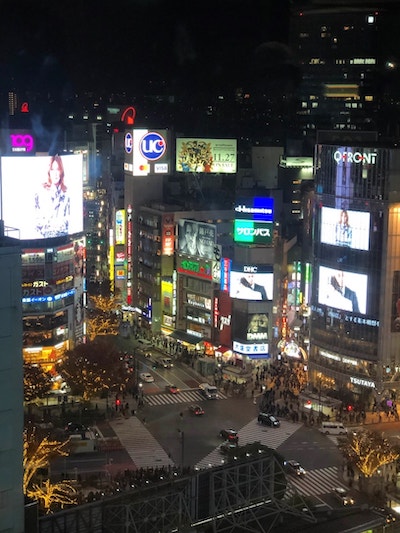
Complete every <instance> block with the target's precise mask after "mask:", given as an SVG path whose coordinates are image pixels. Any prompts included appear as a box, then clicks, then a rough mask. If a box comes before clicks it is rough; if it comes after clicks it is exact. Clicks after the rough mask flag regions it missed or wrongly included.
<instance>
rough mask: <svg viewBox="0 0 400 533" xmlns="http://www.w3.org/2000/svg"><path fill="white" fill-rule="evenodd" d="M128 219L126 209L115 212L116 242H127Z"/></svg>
mask: <svg viewBox="0 0 400 533" xmlns="http://www.w3.org/2000/svg"><path fill="white" fill-rule="evenodd" d="M125 240H126V219H125V209H118V211H117V212H116V213H115V244H125Z"/></svg>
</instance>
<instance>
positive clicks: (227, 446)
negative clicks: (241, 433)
mask: <svg viewBox="0 0 400 533" xmlns="http://www.w3.org/2000/svg"><path fill="white" fill-rule="evenodd" d="M237 447H238V445H237V442H231V441H229V440H227V441H225V442H223V443H222V444H221V445H220V447H219V451H220V453H222V454H224V455H226V454H227V453H229V452H230V451H232V450H236V448H237Z"/></svg>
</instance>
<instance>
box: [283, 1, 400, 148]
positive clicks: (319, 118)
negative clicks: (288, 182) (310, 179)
mask: <svg viewBox="0 0 400 533" xmlns="http://www.w3.org/2000/svg"><path fill="white" fill-rule="evenodd" d="M399 16H400V6H399V3H398V2H393V1H383V0H382V1H377V2H374V3H372V2H364V1H363V2H361V1H357V0H353V1H350V2H342V1H341V0H339V1H336V2H327V1H323V0H319V1H318V0H315V1H311V2H308V3H307V4H305V5H304V7H302V8H295V9H293V11H292V17H291V31H290V44H291V47H292V49H293V51H294V53H295V54H296V56H297V61H298V63H299V66H300V69H301V73H302V82H301V84H300V87H299V107H298V110H297V118H298V127H299V131H298V133H299V135H300V137H301V138H303V139H304V140H305V141H306V142H305V147H306V149H307V151H308V153H311V151H312V148H313V145H314V144H315V139H316V132H317V131H318V130H337V131H342V132H346V131H353V132H354V131H361V130H363V131H378V132H379V133H380V135H381V136H382V137H383V138H385V137H386V138H387V137H390V136H394V135H398V134H399V125H400V114H399V112H398V109H399V107H398V106H399V94H400V92H399V90H398V89H399V87H400V64H399V63H398V59H397V58H398V53H397V42H396V41H397V40H396V39H395V36H396V34H397V21H398V20H399Z"/></svg>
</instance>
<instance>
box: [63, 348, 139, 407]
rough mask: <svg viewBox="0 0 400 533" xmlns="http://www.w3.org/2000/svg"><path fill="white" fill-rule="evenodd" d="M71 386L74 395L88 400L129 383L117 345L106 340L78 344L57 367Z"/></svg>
mask: <svg viewBox="0 0 400 533" xmlns="http://www.w3.org/2000/svg"><path fill="white" fill-rule="evenodd" d="M57 371H58V372H60V374H62V375H63V376H64V378H65V380H66V381H67V383H68V384H70V386H71V389H72V392H73V394H79V395H81V396H82V397H83V398H84V399H85V400H87V399H90V398H93V397H95V396H99V395H101V393H103V392H104V391H105V390H113V389H114V390H121V389H122V388H124V387H125V386H126V385H127V384H128V382H129V379H130V376H129V374H128V373H127V371H126V369H125V365H124V362H123V361H121V359H120V356H119V353H118V352H117V350H116V349H115V347H114V345H113V344H112V343H111V342H110V341H109V340H108V339H105V338H102V339H97V340H96V341H95V342H91V343H88V344H79V345H78V346H76V347H75V348H74V349H73V350H68V351H67V352H65V354H64V357H63V361H62V362H61V363H59V364H58V365H57Z"/></svg>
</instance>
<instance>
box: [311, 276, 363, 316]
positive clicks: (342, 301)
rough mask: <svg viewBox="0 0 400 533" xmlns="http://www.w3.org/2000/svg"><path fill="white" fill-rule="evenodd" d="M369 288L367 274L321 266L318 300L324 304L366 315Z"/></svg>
mask: <svg viewBox="0 0 400 533" xmlns="http://www.w3.org/2000/svg"><path fill="white" fill-rule="evenodd" d="M367 290H368V276H367V275H366V274H358V273H356V272H348V271H344V270H340V269H334V268H328V267H324V266H320V267H319V285H318V302H319V303H320V304H322V305H328V306H329V307H334V308H336V309H342V310H343V311H350V312H351V313H357V314H361V315H365V314H366V312H367Z"/></svg>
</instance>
